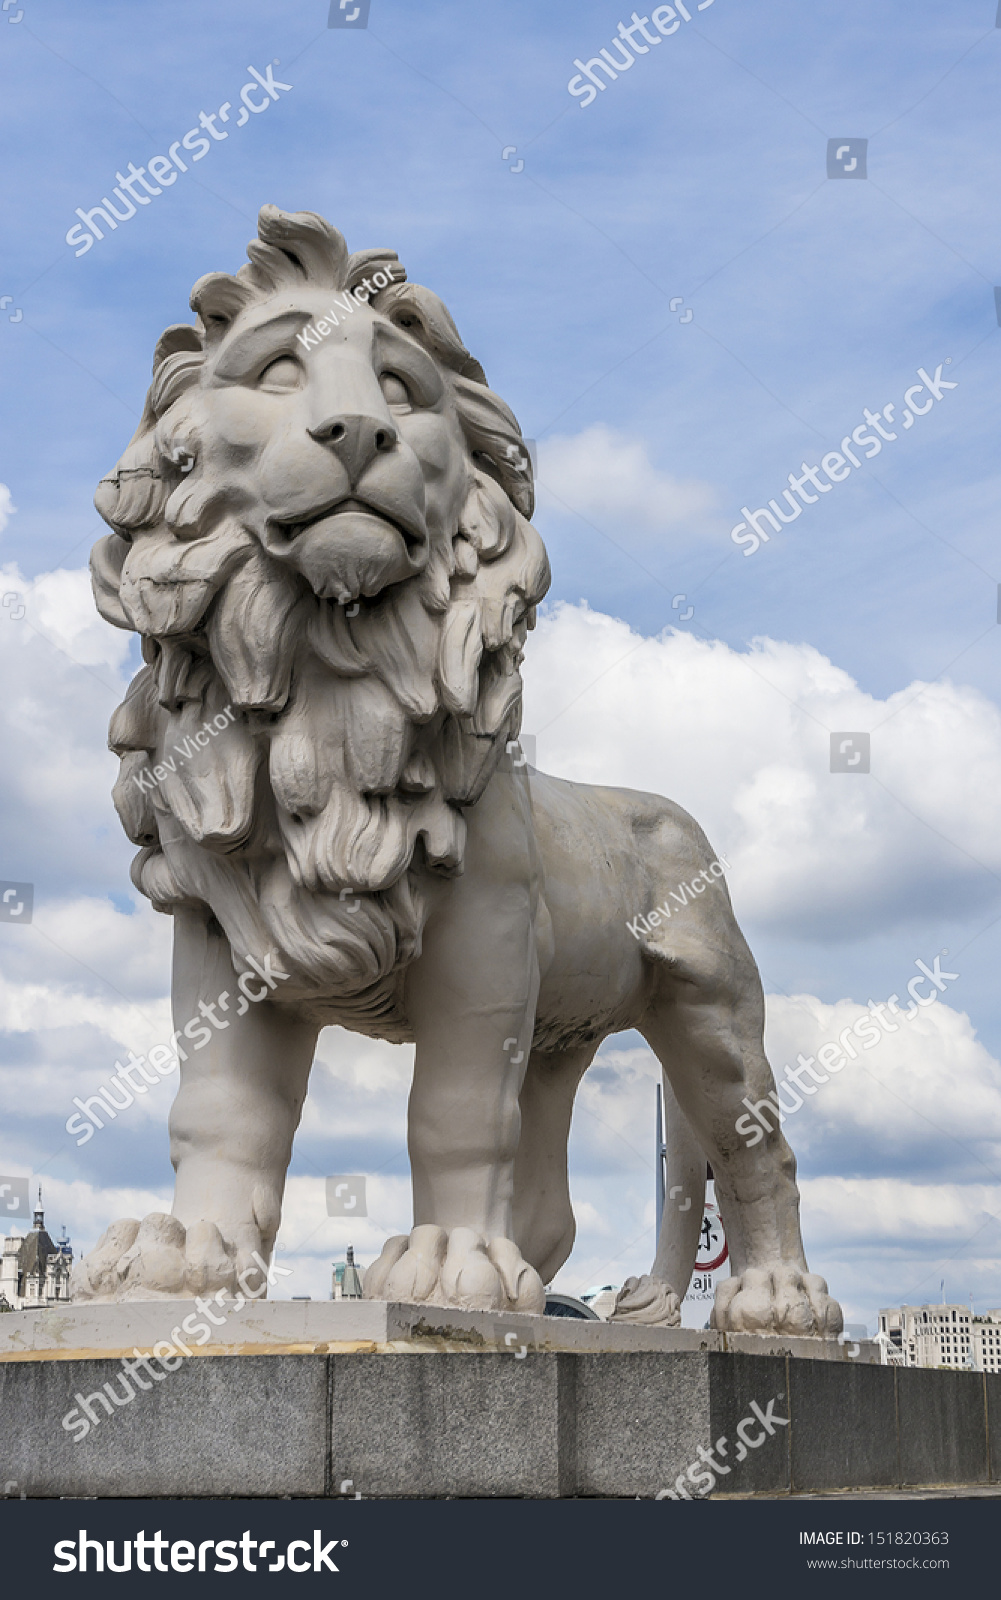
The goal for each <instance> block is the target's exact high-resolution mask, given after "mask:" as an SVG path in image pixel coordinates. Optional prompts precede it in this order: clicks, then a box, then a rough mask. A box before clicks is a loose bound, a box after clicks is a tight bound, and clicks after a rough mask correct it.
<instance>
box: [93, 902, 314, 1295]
mask: <svg viewBox="0 0 1001 1600" xmlns="http://www.w3.org/2000/svg"><path fill="white" fill-rule="evenodd" d="M265 970H267V969H266V968H265ZM248 992H249V994H250V995H251V996H252V997H259V998H252V999H250V1000H247V998H246V996H247V993H248ZM269 992H270V991H269V986H268V983H267V981H266V979H265V978H259V977H257V976H256V975H255V976H254V977H253V979H252V980H251V979H248V980H245V990H244V993H243V995H242V996H241V991H240V989H239V988H238V986H237V978H236V974H235V973H234V971H233V965H232V961H231V959H230V953H229V947H228V944H227V942H226V941H225V939H224V938H223V937H222V936H221V935H220V934H219V933H218V932H214V931H212V930H211V927H210V924H209V921H208V917H207V916H206V915H204V914H202V913H199V912H195V911H188V910H182V911H179V912H178V913H177V915H176V917H175V932H174V974H173V995H172V1001H173V1012H174V1027H175V1029H177V1030H178V1035H176V1036H175V1037H176V1039H177V1047H178V1049H179V1052H183V1054H184V1055H185V1056H186V1057H187V1059H186V1060H182V1061H181V1066H180V1078H181V1081H180V1087H179V1089H178V1092H177V1097H176V1099H175V1101H174V1104H173V1107H172V1108H171V1113H170V1134H171V1160H172V1162H173V1165H174V1167H175V1169H176V1173H177V1182H176V1188H175V1195H174V1204H173V1209H172V1212H171V1214H170V1215H169V1216H168V1215H166V1214H165V1213H162V1212H154V1213H153V1214H152V1215H150V1216H148V1217H146V1218H145V1220H144V1221H142V1222H141V1223H140V1222H137V1221H136V1219H134V1218H132V1219H124V1220H122V1221H120V1222H117V1223H113V1224H112V1226H111V1227H110V1228H109V1229H108V1230H107V1232H106V1233H105V1234H104V1236H103V1237H102V1238H101V1240H100V1241H99V1242H98V1244H97V1246H96V1247H95V1249H94V1250H93V1251H91V1253H90V1255H88V1256H86V1257H85V1258H84V1259H83V1260H82V1261H81V1262H80V1263H79V1264H78V1267H77V1269H76V1273H75V1277H74V1287H73V1293H74V1298H78V1299H90V1300H148V1299H156V1298H159V1297H180V1296H184V1295H201V1294H211V1293H215V1292H218V1291H219V1290H225V1291H226V1292H227V1293H229V1294H234V1295H235V1294H237V1293H238V1292H240V1290H241V1287H242V1290H243V1291H244V1292H247V1291H249V1293H250V1294H251V1296H252V1297H253V1298H255V1299H256V1298H258V1297H263V1295H264V1293H265V1291H266V1278H265V1275H264V1272H263V1271H262V1268H261V1264H260V1263H261V1262H264V1263H265V1264H266V1263H268V1262H269V1261H270V1259H271V1252H272V1249H273V1248H274V1241H275V1235H276V1234H277V1232H278V1226H279V1223H280V1221H281V1204H282V1195H283V1193H284V1188H285V1173H286V1170H287V1168H288V1163H289V1158H290V1156H291V1151H292V1138H293V1135H294V1133H295V1130H296V1128H297V1126H298V1124H299V1118H300V1115H301V1113H302V1106H303V1101H304V1099H305V1096H306V1084H307V1080H308V1077H309V1069H310V1066H311V1064H312V1059H313V1052H314V1048H315V1044H316V1033H317V1029H316V1028H315V1026H313V1025H312V1024H309V1023H303V1022H299V1021H297V1020H296V1019H294V1018H292V1017H290V1016H289V1015H287V1014H286V1013H285V1012H284V1011H283V1010H282V1009H281V1008H280V1007H278V1006H276V1005H274V1004H272V1003H271V1002H270V1000H269V999H268V994H269ZM241 1000H242V1001H243V1004H241ZM189 1023H190V1024H193V1025H192V1026H191V1027H190V1028H189V1029H188V1032H187V1033H186V1032H185V1031H184V1030H185V1028H186V1027H187V1026H188V1024H189ZM206 1035H207V1036H208V1037H206ZM241 1280H242V1283H241Z"/></svg>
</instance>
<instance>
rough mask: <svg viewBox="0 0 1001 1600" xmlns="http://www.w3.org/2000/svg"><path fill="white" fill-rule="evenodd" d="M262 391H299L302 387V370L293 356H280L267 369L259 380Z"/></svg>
mask: <svg viewBox="0 0 1001 1600" xmlns="http://www.w3.org/2000/svg"><path fill="white" fill-rule="evenodd" d="M257 382H258V386H259V387H260V388H262V389H299V388H301V386H302V368H301V367H300V365H299V363H298V361H296V360H295V358H294V357H293V356H279V357H278V359H277V361H272V363H271V365H270V366H269V367H265V369H264V371H263V372H262V373H261V376H260V377H259V378H258V380H257Z"/></svg>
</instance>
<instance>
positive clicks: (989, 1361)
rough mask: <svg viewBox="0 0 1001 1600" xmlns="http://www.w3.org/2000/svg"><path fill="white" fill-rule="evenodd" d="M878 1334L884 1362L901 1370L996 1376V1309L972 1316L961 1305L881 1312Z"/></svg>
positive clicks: (1000, 1328)
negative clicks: (950, 1370) (949, 1370)
mask: <svg viewBox="0 0 1001 1600" xmlns="http://www.w3.org/2000/svg"><path fill="white" fill-rule="evenodd" d="M879 1334H880V1335H881V1336H883V1338H885V1341H886V1343H885V1345H884V1349H885V1351H886V1354H887V1356H888V1357H889V1359H891V1360H892V1359H893V1358H894V1357H896V1358H897V1359H898V1360H900V1362H901V1364H902V1365H903V1366H905V1367H952V1368H965V1369H966V1370H967V1371H973V1372H1001V1309H997V1310H993V1311H985V1312H983V1313H982V1314H981V1315H980V1316H976V1315H975V1314H974V1313H973V1311H972V1310H971V1308H970V1307H969V1306H962V1305H927V1306H899V1307H893V1308H887V1309H886V1310H883V1311H881V1312H880V1313H879ZM881 1342H883V1339H881Z"/></svg>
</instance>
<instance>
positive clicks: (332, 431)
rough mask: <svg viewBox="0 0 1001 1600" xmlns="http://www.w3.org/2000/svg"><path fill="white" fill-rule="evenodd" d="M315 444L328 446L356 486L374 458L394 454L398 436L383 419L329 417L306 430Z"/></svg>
mask: <svg viewBox="0 0 1001 1600" xmlns="http://www.w3.org/2000/svg"><path fill="white" fill-rule="evenodd" d="M309 436H310V438H311V439H315V440H316V442H317V444H327V445H329V446H330V448H331V450H333V452H334V454H335V455H336V456H338V457H339V459H340V460H341V461H342V462H343V463H344V466H345V467H346V468H347V471H348V476H349V477H350V479H351V482H352V483H357V481H358V479H359V478H360V477H361V475H362V473H363V472H364V471H365V468H366V467H367V466H368V464H369V462H370V461H371V460H372V458H373V456H376V455H379V454H384V453H385V452H386V451H388V450H393V449H395V447H396V444H397V442H398V440H399V435H398V434H397V432H396V429H395V428H394V427H393V425H392V423H391V422H389V421H387V420H386V419H385V418H380V417H364V416H343V415H342V416H337V417H328V418H327V420H326V421H325V422H321V423H320V424H319V425H318V427H315V428H310V429H309Z"/></svg>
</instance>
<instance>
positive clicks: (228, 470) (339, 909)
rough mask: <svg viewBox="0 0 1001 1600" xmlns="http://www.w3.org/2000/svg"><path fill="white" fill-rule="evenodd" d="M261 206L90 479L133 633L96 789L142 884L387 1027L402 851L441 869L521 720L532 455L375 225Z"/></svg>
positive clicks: (313, 989)
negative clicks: (200, 909)
mask: <svg viewBox="0 0 1001 1600" xmlns="http://www.w3.org/2000/svg"><path fill="white" fill-rule="evenodd" d="M258 232H259V238H258V239H257V240H254V241H253V242H252V243H251V244H250V245H249V246H248V252H247V253H248V255H249V257H250V261H251V265H250V266H245V267H242V268H241V269H240V271H239V272H238V273H237V274H236V276H235V277H230V276H228V275H226V274H222V273H213V274H210V275H209V276H208V277H205V278H202V279H200V280H199V282H198V283H197V284H196V285H195V287H194V289H193V291H192V295H191V306H192V309H193V310H194V311H195V312H196V313H197V319H198V320H197V321H196V323H195V324H194V326H191V325H187V324H180V325H176V326H174V327H171V328H168V329H167V331H166V333H164V335H163V336H162V338H161V339H160V341H159V343H158V345H157V348H156V353H155V356H154V361H153V382H152V386H151V388H150V390H149V394H148V396H147V400H146V406H145V410H144V412H143V417H142V421H141V422H140V425H139V428H138V430H137V432H136V435H135V437H134V438H133V440H132V442H131V444H130V445H129V447H128V449H127V450H126V452H125V455H124V456H123V457H122V459H121V461H120V462H119V463H118V466H117V467H116V468H115V470H114V471H113V472H112V473H110V474H109V475H108V476H107V477H106V478H103V479H102V480H101V483H100V485H99V487H98V491H97V495H96V500H95V503H96V505H97V508H98V510H99V511H100V513H101V515H102V516H103V517H104V519H105V521H106V522H108V523H109V524H110V526H111V527H112V529H113V530H114V531H113V532H112V533H111V534H110V535H108V536H106V537H105V538H103V539H102V540H100V541H99V543H98V544H97V546H96V547H95V549H94V553H93V556H92V560H91V567H92V572H93V575H94V591H95V597H96V600H97V605H98V608H99V610H100V611H101V613H102V615H103V616H105V617H106V618H107V619H108V620H109V621H110V622H113V623H115V624H116V625H117V626H119V627H123V628H128V629H134V630H136V631H138V632H139V633H140V634H141V635H142V640H143V655H144V657H145V660H146V662H147V665H146V666H145V667H144V668H143V670H142V671H141V672H140V673H139V674H138V676H137V677H136V678H135V680H134V681H133V683H132V685H131V686H130V689H129V693H128V696H127V698H126V700H125V703H124V704H123V705H122V706H120V707H119V709H118V711H117V712H116V713H115V716H114V718H113V719H112V724H111V735H110V742H111V746H112V749H114V750H115V751H116V752H117V753H118V754H119V755H120V756H121V757H122V772H121V776H120V778H119V782H118V784H117V786H116V790H115V803H116V805H117V807H118V811H119V815H120V816H121V819H122V822H123V825H124V827H125V829H126V832H127V833H128V834H129V837H130V838H132V839H133V840H134V841H135V842H136V843H137V844H140V845H142V847H143V848H142V850H141V852H140V855H139V856H138V857H137V860H136V863H135V867H134V869H133V876H134V877H135V881H136V883H137V885H138V886H139V887H140V888H141V889H142V891H143V892H144V893H145V894H147V895H149V897H150V898H151V900H152V901H153V903H154V905H156V906H157V907H158V908H159V909H162V910H170V909H171V908H172V907H173V906H175V905H179V904H182V903H187V904H191V903H197V904H201V905H205V906H208V907H210V908H211V910H212V912H213V913H214V914H215V916H216V918H217V919H218V921H219V923H220V924H221V925H222V927H223V929H224V930H225V932H226V934H227V936H228V938H229V940H230V943H231V945H232V948H233V951H234V954H235V955H236V956H237V957H239V958H241V959H242V958H244V957H246V956H247V955H255V956H258V957H261V956H263V955H264V954H265V953H268V952H270V953H271V954H272V956H273V955H274V952H275V950H276V949H277V951H278V954H279V956H280V958H281V960H282V962H283V963H284V966H285V969H286V970H287V972H288V973H289V974H290V975H291V981H290V982H289V983H288V984H287V985H286V986H283V995H284V997H286V998H293V996H294V997H296V998H299V999H302V1000H306V999H310V998H312V999H313V1001H314V1002H315V1003H316V1005H317V1008H318V1010H319V1011H320V1013H321V1014H323V1015H330V1016H331V1017H332V1016H334V1015H335V1014H336V1015H338V1016H344V1015H345V1002H349V1005H348V1010H349V1011H350V1012H351V1017H352V1019H353V1020H354V1021H355V1022H356V1025H357V1023H358V1022H361V1023H363V1024H367V1025H370V1026H371V1028H372V1031H379V1032H384V1033H386V1034H387V1036H390V1037H394V1036H400V1029H401V1027H402V1024H401V1022H400V1018H399V1012H398V1005H397V990H398V978H399V974H400V973H401V971H402V970H403V968H404V967H405V966H406V963H407V962H408V961H409V960H410V959H412V957H413V956H414V954H415V953H416V952H417V951H418V950H419V947H420V933H421V927H422V925H423V914H424V907H423V896H422V894H421V886H420V879H421V874H422V873H423V872H424V871H427V870H431V871H438V872H446V873H454V872H458V871H460V870H461V867H462V857H463V843H464V831H465V829H464V822H463V817H462V807H463V806H468V805H471V804H473V803H475V801H476V800H477V799H478V798H479V796H480V795H481V794H482V792H483V789H484V787H485V785H486V783H487V781H488V780H489V778H490V776H491V774H492V773H493V771H494V770H495V767H496V765H497V763H498V761H499V759H500V757H501V756H502V754H503V752H504V749H505V744H506V742H507V740H509V739H510V738H513V737H515V736H516V735H517V732H518V728H519V724H520V717H521V679H520V675H519V671H518V668H519V665H520V662H521V653H522V646H523V644H524V640H525V633H526V630H527V629H528V628H531V627H532V626H533V625H534V607H535V606H536V604H537V603H538V601H539V600H540V599H541V598H542V596H543V595H544V594H545V591H546V588H547V586H548V581H549V569H548V563H547V561H546V555H545V550H544V548H543V545H542V541H541V540H540V538H539V536H538V534H537V533H536V531H535V529H534V528H533V527H532V526H531V524H530V522H529V521H528V518H529V517H530V516H531V513H532V503H533V495H532V476H531V466H530V463H529V458H528V455H527V452H526V450H525V448H524V444H523V442H522V438H521V433H520V430H519V428H518V424H517V422H516V421H515V418H514V417H513V415H512V413H511V412H510V411H509V410H508V408H507V406H505V405H504V403H503V401H501V400H500V399H499V398H498V396H496V395H495V394H493V393H492V392H491V391H490V389H489V388H488V387H487V385H486V379H485V377H484V374H483V370H482V368H481V367H480V366H479V364H478V363H477V362H476V361H474V360H473V358H472V357H471V356H470V354H469V352H468V351H467V350H466V349H465V348H464V346H463V344H462V342H461V340H460V338H459V335H458V332H457V330H456V327H455V324H454V323H453V321H452V319H451V317H450V316H449V314H448V312H447V310H446V309H445V307H444V305H443V304H442V303H441V301H440V300H439V299H438V298H437V297H436V296H435V295H433V294H431V293H430V292H429V291H428V290H427V289H423V288H421V287H419V286H417V285H414V284H408V283H407V282H406V274H405V272H404V269H403V268H402V267H401V265H400V263H399V261H398V260H397V258H396V256H395V254H394V253H393V252H391V251H386V250H367V251H362V252H361V253H359V254H356V255H349V254H348V251H347V247H346V245H345V243H344V240H343V238H342V237H341V235H340V234H339V233H338V232H337V231H336V230H335V229H334V228H332V227H331V226H330V225H329V224H328V223H326V222H324V221H323V219H322V218H321V217H318V216H315V215H314V214H313V213H311V212H299V213H296V214H295V215H287V214H285V213H283V212H280V211H278V210H277V209H276V208H275V207H273V206H266V207H265V208H264V209H263V210H262V211H261V214H260V218H259V224H258ZM327 997H329V999H330V1001H331V1006H330V1007H329V1009H326V1010H325V1008H324V1002H325V1000H326V998H327Z"/></svg>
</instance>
